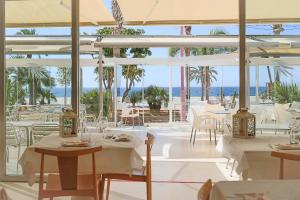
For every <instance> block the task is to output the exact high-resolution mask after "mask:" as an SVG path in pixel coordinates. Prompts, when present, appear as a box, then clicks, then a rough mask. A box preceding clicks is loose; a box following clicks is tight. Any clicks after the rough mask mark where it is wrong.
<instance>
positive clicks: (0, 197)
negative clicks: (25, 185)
mask: <svg viewBox="0 0 300 200" xmlns="http://www.w3.org/2000/svg"><path fill="white" fill-rule="evenodd" d="M0 200H10V198H8V196H7V193H6V191H5V189H4V188H2V189H0Z"/></svg>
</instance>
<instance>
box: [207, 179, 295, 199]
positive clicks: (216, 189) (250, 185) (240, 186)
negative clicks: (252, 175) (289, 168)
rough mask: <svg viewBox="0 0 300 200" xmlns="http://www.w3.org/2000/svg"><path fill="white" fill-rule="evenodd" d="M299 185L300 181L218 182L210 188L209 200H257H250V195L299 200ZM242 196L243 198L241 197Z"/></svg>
mask: <svg viewBox="0 0 300 200" xmlns="http://www.w3.org/2000/svg"><path fill="white" fill-rule="evenodd" d="M299 185H300V180H260V181H242V182H241V181H224V182H218V183H216V184H215V185H214V186H213V188H212V191H211V194H210V200H229V199H230V200H242V199H247V200H248V199H249V200H257V199H258V198H250V195H252V196H259V195H261V194H263V196H264V197H265V198H264V200H299V199H300V187H299ZM247 194H248V195H247ZM243 195H244V197H245V198H242V197H241V196H243ZM246 196H247V197H248V198H246Z"/></svg>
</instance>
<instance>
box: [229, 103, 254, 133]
mask: <svg viewBox="0 0 300 200" xmlns="http://www.w3.org/2000/svg"><path fill="white" fill-rule="evenodd" d="M255 131H256V130H255V115H253V114H251V113H249V112H248V109H247V108H241V109H239V110H238V111H237V113H236V114H235V115H233V118H232V137H234V138H254V137H255Z"/></svg>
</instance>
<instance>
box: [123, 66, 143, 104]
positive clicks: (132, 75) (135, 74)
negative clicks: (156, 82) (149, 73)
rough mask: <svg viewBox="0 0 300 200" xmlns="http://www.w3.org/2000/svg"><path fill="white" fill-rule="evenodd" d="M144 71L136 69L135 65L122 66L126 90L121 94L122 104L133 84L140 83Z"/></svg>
mask: <svg viewBox="0 0 300 200" xmlns="http://www.w3.org/2000/svg"><path fill="white" fill-rule="evenodd" d="M144 72H145V70H144V69H141V68H138V67H137V66H136V65H128V66H123V68H122V76H123V77H124V78H125V79H126V88H125V91H124V93H123V97H122V102H124V100H125V98H126V97H127V96H128V94H129V92H130V90H131V89H132V87H133V86H134V85H135V82H140V81H141V80H142V77H143V75H144Z"/></svg>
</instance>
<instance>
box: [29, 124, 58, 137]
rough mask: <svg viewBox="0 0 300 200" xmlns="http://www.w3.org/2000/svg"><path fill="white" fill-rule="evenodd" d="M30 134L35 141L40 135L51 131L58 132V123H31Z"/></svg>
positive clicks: (42, 135) (48, 133) (45, 134)
mask: <svg viewBox="0 0 300 200" xmlns="http://www.w3.org/2000/svg"><path fill="white" fill-rule="evenodd" d="M31 130H32V135H33V138H34V140H35V141H38V140H40V139H41V138H42V137H44V136H47V135H50V134H52V133H57V134H58V133H59V125H58V124H55V123H53V124H52V123H44V124H33V125H32V128H31Z"/></svg>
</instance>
